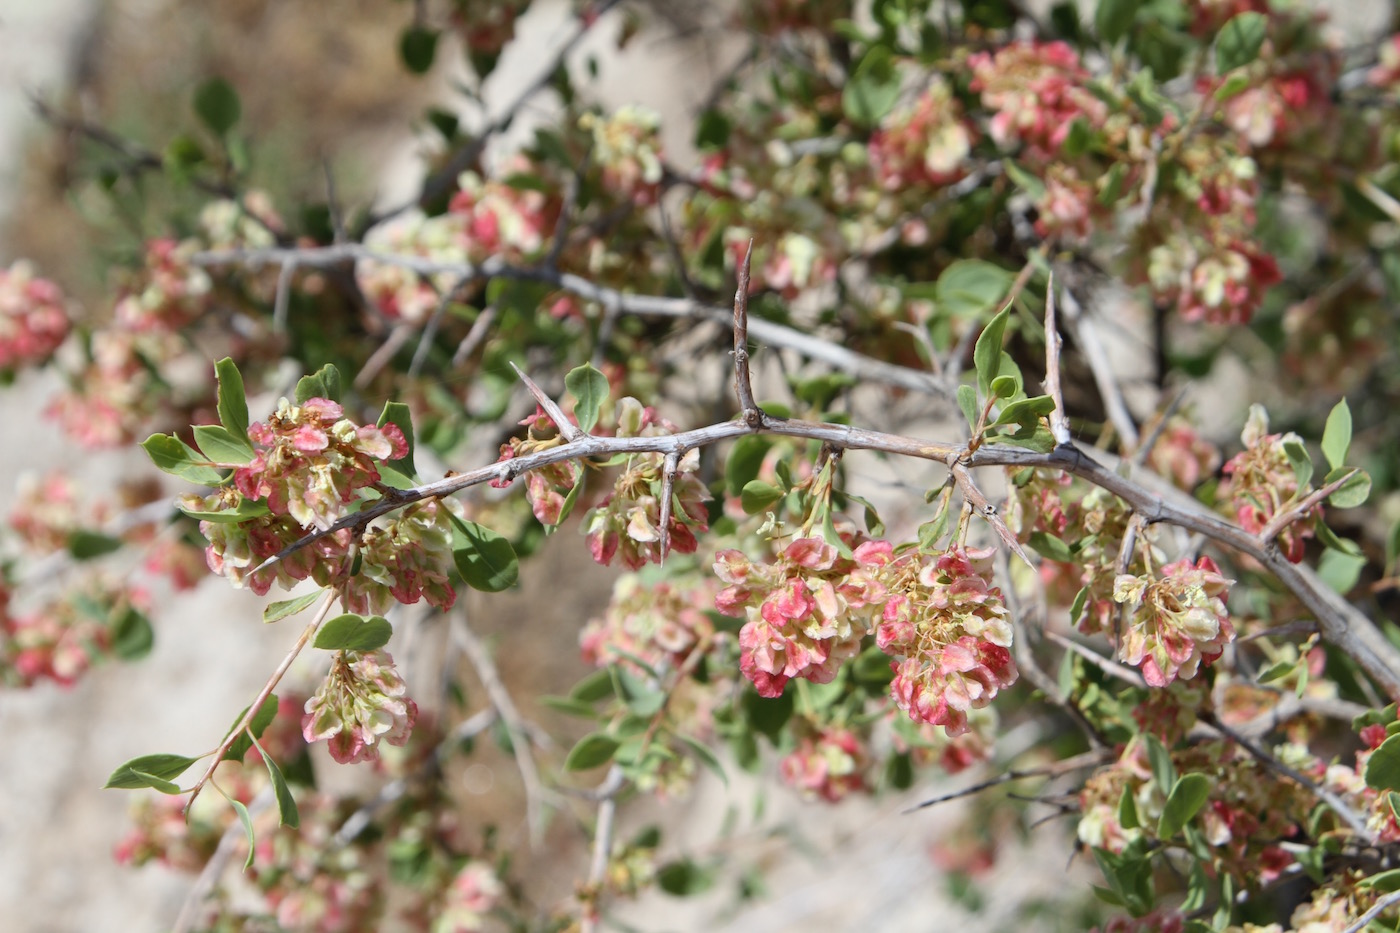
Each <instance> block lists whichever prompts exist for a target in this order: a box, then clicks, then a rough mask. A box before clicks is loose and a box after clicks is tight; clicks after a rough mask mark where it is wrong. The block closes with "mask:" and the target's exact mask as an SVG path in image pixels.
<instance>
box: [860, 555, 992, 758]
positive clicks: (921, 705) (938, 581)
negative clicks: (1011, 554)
mask: <svg viewBox="0 0 1400 933" xmlns="http://www.w3.org/2000/svg"><path fill="white" fill-rule="evenodd" d="M991 553H992V552H991V551H974V552H971V553H969V552H967V551H964V550H963V549H962V548H961V547H953V548H951V549H949V550H948V551H946V552H944V553H943V554H940V555H938V556H936V557H934V556H932V555H927V554H919V555H915V556H910V555H905V556H902V557H901V558H900V559H898V560H896V561H894V562H893V563H892V564H891V565H890V566H889V569H888V570H887V571H886V573H885V574H884V575H883V579H884V581H885V584H886V586H888V588H889V593H890V596H889V600H888V601H887V602H886V603H885V605H884V611H883V614H882V617H881V621H880V624H879V626H878V628H877V629H876V632H875V641H876V644H878V645H879V646H880V649H881V650H882V651H884V652H885V653H886V654H889V655H892V656H895V657H900V658H902V659H903V660H901V661H898V662H897V663H895V664H894V671H895V677H894V682H893V683H892V684H890V692H891V695H892V696H893V697H894V700H895V703H896V704H897V705H898V706H899V708H900V709H902V710H905V711H906V712H908V713H909V716H910V718H912V719H915V720H917V721H920V722H926V723H930V724H932V725H937V726H943V727H944V728H945V729H946V730H947V732H948V734H949V735H950V736H955V735H960V734H962V733H963V732H966V731H967V728H968V724H967V714H968V712H969V711H970V710H972V709H980V708H982V707H985V706H986V705H987V704H988V703H990V702H991V701H992V700H993V699H994V698H995V697H996V695H997V693H998V691H999V690H1001V689H1002V688H1004V687H1009V686H1011V685H1012V684H1014V683H1015V682H1016V665H1015V663H1014V662H1013V661H1012V660H1011V652H1010V651H1009V650H1007V649H1008V648H1009V647H1010V645H1011V620H1010V619H1009V618H1007V610H1006V605H1005V603H1004V602H1003V600H1002V596H1001V591H1000V590H999V589H997V588H996V587H992V586H989V585H988V584H987V580H986V578H985V577H984V576H983V575H982V574H981V573H979V572H978V571H977V570H976V569H974V567H973V564H972V561H973V560H983V559H986V558H987V557H990V556H991Z"/></svg>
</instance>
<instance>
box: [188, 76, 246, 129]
mask: <svg viewBox="0 0 1400 933" xmlns="http://www.w3.org/2000/svg"><path fill="white" fill-rule="evenodd" d="M194 112H195V113H196V114H198V116H199V119H200V120H202V121H203V122H204V125H205V126H207V127H209V130H210V131H211V132H212V133H214V135H216V136H223V135H224V134H225V133H227V132H228V131H229V130H231V129H233V127H234V124H236V123H237V122H238V118H239V117H240V116H242V115H243V105H242V104H240V103H239V102H238V92H237V91H235V90H234V89H233V86H232V85H231V84H229V83H228V82H227V81H225V80H224V79H223V78H210V79H209V80H208V81H205V82H204V83H203V84H201V85H200V86H199V87H198V88H197V89H196V90H195V92H194Z"/></svg>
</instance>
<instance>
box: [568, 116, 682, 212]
mask: <svg viewBox="0 0 1400 933" xmlns="http://www.w3.org/2000/svg"><path fill="white" fill-rule="evenodd" d="M578 125H579V129H581V130H583V131H585V132H588V133H591V134H592V136H593V148H592V149H591V150H590V157H591V158H592V160H593V162H594V163H595V164H596V165H598V166H600V167H601V168H602V170H603V185H604V186H605V187H606V188H607V189H608V191H610V192H611V193H613V194H615V195H617V196H618V197H622V198H626V199H627V200H630V201H631V202H632V203H633V204H636V205H638V206H645V205H648V204H653V203H655V201H656V197H657V194H658V192H659V191H660V190H661V175H662V164H661V159H662V153H661V117H660V116H659V115H658V114H657V113H656V112H654V111H652V110H648V109H646V108H645V107H638V106H635V105H632V104H629V105H627V106H625V107H622V108H620V109H619V110H618V111H617V112H615V113H614V114H612V116H610V117H606V118H604V117H600V116H599V115H597V114H595V113H585V114H584V115H583V116H581V117H579V121H578Z"/></svg>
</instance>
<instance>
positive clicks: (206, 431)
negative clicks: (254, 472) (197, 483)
mask: <svg viewBox="0 0 1400 933" xmlns="http://www.w3.org/2000/svg"><path fill="white" fill-rule="evenodd" d="M194 442H195V443H196V444H198V445H199V449H200V450H201V451H202V452H203V453H204V456H205V457H207V458H209V460H210V462H212V463H218V464H221V465H224V466H242V465H243V464H245V463H247V462H249V461H250V460H252V459H253V445H252V444H251V443H249V441H248V438H247V437H239V436H238V435H236V434H234V433H233V432H232V431H230V430H229V429H228V428H226V427H224V426H222V425H218V424H197V425H195V426H194Z"/></svg>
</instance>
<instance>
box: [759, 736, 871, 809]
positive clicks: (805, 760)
mask: <svg viewBox="0 0 1400 933" xmlns="http://www.w3.org/2000/svg"><path fill="white" fill-rule="evenodd" d="M868 765H869V754H868V753H867V752H866V750H865V748H864V747H862V745H861V742H860V739H859V738H857V737H856V735H855V733H853V732H852V731H851V730H850V729H846V728H843V727H840V726H828V727H826V728H824V729H822V730H820V731H819V732H817V734H816V735H815V736H807V737H805V738H803V739H802V740H801V742H799V743H798V746H797V748H796V749H795V750H794V751H792V752H791V753H789V754H788V755H787V756H785V757H784V758H783V760H782V764H781V765H779V771H780V772H781V774H782V776H783V780H784V781H785V782H786V783H787V784H789V785H791V786H792V787H795V788H797V790H799V791H800V792H801V793H802V795H803V796H804V797H807V798H813V799H814V798H820V799H822V800H825V801H827V802H828V803H836V802H837V801H838V800H841V799H842V798H843V797H845V796H846V795H847V794H850V793H852V792H853V791H859V790H864V789H865V777H864V771H865V769H866V768H867V767H868Z"/></svg>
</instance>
